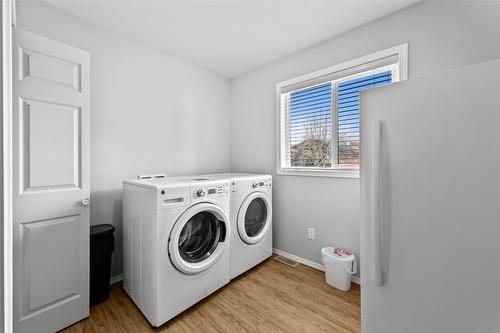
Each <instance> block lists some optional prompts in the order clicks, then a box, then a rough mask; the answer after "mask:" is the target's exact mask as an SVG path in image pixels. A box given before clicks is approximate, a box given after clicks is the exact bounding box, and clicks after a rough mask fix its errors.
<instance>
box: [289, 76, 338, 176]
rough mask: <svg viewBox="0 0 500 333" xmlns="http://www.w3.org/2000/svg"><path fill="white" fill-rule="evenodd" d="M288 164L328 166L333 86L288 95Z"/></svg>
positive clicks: (295, 165) (330, 158) (329, 83)
mask: <svg viewBox="0 0 500 333" xmlns="http://www.w3.org/2000/svg"><path fill="white" fill-rule="evenodd" d="M289 107H290V125H289V126H290V131H289V135H290V138H289V140H290V141H289V142H290V165H291V166H292V167H323V168H324V167H331V165H332V147H331V142H332V83H331V82H328V83H325V84H321V85H318V86H314V87H311V88H306V89H302V90H297V91H294V92H292V93H291V94H290V104H289Z"/></svg>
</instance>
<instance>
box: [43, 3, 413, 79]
mask: <svg viewBox="0 0 500 333" xmlns="http://www.w3.org/2000/svg"><path fill="white" fill-rule="evenodd" d="M45 1H46V2H48V3H50V4H52V5H54V6H56V7H59V8H61V9H63V10H65V11H67V12H70V13H72V14H74V15H76V16H80V17H82V18H84V19H86V20H88V21H90V22H92V23H95V24H98V25H100V26H103V27H105V28H108V29H111V30H114V31H117V32H119V33H121V34H123V35H126V36H128V37H131V38H133V39H136V40H140V41H142V42H144V43H146V44H149V45H151V46H153V47H156V48H158V49H160V50H163V51H166V52H168V53H171V54H173V55H176V56H178V57H180V58H183V59H185V60H188V61H190V62H192V63H194V64H196V65H198V66H200V67H204V68H206V69H208V70H210V71H212V72H215V73H217V74H219V75H221V76H224V77H228V78H232V77H235V76H238V75H240V74H242V73H244V72H247V71H249V70H252V69H255V68H258V67H260V66H262V65H264V64H266V63H269V62H272V61H274V60H277V59H279V58H282V57H284V56H286V55H289V54H291V53H294V52H296V51H299V50H301V49H304V48H306V47H309V46H311V45H314V44H316V43H319V42H321V41H324V40H326V39H329V38H331V37H333V36H336V35H339V34H341V33H343V32H345V31H347V30H350V29H353V28H355V27H357V26H360V25H362V24H364V23H367V22H369V21H372V20H374V19H377V18H379V17H382V16H384V15H387V14H390V13H392V12H395V11H397V10H399V9H401V8H404V7H406V6H409V5H411V4H413V3H415V2H417V0H344V1H340V0H322V1H319V0H301V1H296V0H288V1H285V0H268V1H265V0H260V1H259V0H253V1H241V0H225V1H213V0H204V1H203V0H184V1H182V0H175V1H172V0H170V1H169V0H162V1H161V0H121V1H120V0H99V1H97V0H45Z"/></svg>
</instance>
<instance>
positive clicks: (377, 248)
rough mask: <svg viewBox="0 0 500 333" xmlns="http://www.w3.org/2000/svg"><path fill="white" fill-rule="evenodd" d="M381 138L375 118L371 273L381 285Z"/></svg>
mask: <svg viewBox="0 0 500 333" xmlns="http://www.w3.org/2000/svg"><path fill="white" fill-rule="evenodd" d="M381 140H382V122H381V121H380V120H376V121H375V122H374V123H373V141H372V170H371V172H372V174H371V179H372V184H371V185H372V186H371V188H372V193H371V199H372V200H371V229H372V233H371V238H372V239H371V243H372V251H371V252H372V265H373V267H372V270H373V271H372V274H373V283H374V284H375V285H377V286H382V285H383V280H382V258H381V256H382V254H381V252H382V251H381V244H380V243H381V241H380V171H381V170H380V169H381V166H380V162H381V161H380V160H381V158H380V153H381V144H382V142H381Z"/></svg>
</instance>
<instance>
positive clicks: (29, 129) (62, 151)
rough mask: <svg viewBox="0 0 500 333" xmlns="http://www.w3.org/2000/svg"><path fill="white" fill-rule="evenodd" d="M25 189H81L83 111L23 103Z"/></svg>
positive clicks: (47, 104)
mask: <svg viewBox="0 0 500 333" xmlns="http://www.w3.org/2000/svg"><path fill="white" fill-rule="evenodd" d="M22 106H23V112H22V114H21V123H20V129H21V133H20V136H22V137H23V146H22V147H21V149H22V150H23V153H24V156H25V157H26V158H25V160H24V161H23V162H24V163H23V165H22V169H23V171H24V175H25V176H26V177H27V178H26V179H23V180H22V182H23V183H24V190H25V191H27V190H29V191H36V190H40V189H45V188H51V187H52V188H54V187H59V188H60V187H79V183H80V153H81V152H80V147H81V143H80V127H81V122H80V108H79V107H77V106H69V105H58V104H53V103H46V102H38V101H30V100H22Z"/></svg>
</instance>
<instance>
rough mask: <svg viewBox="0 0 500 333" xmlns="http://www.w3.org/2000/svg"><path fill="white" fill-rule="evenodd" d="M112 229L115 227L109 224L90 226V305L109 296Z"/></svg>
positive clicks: (113, 241)
mask: <svg viewBox="0 0 500 333" xmlns="http://www.w3.org/2000/svg"><path fill="white" fill-rule="evenodd" d="M114 231H115V227H113V226H112V225H111V224H98V225H93V226H91V227H90V306H92V305H96V304H98V303H101V302H104V301H105V300H107V299H108V297H109V278H110V274H111V252H113V250H114V245H115V238H114V236H113V232H114Z"/></svg>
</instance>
